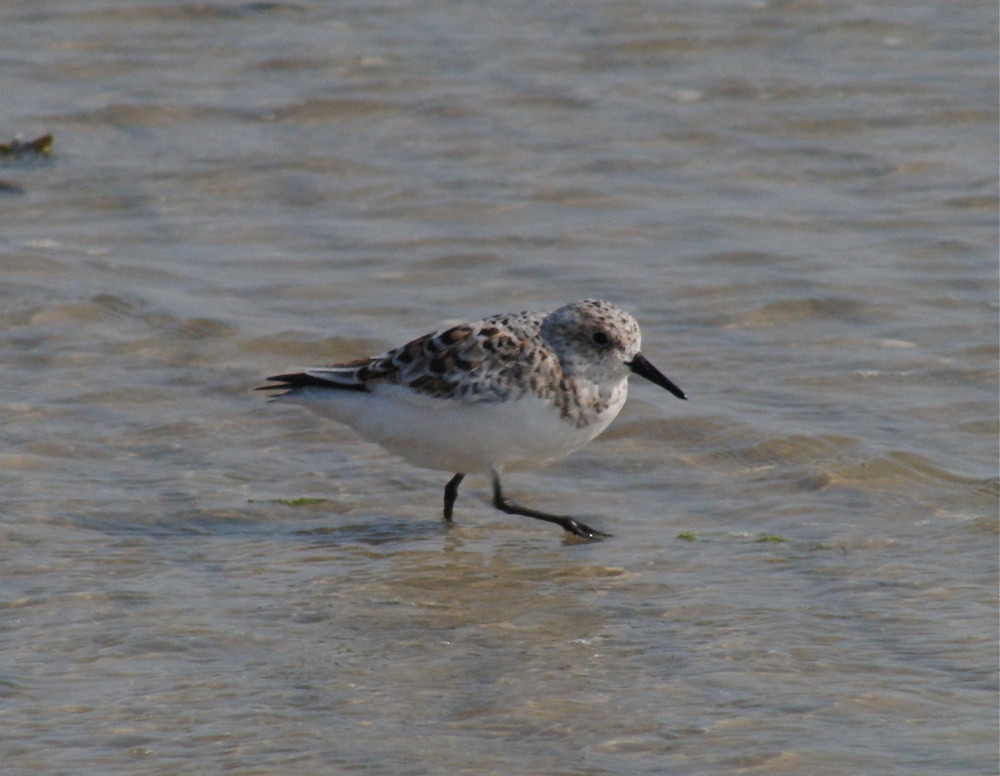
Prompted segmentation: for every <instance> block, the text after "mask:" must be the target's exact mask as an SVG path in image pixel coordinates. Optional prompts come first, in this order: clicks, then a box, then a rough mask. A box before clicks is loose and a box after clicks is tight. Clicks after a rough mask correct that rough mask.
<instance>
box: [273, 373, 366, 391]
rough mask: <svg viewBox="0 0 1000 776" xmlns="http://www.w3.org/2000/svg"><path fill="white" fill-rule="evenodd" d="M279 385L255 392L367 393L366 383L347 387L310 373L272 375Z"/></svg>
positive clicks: (274, 381)
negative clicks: (321, 391)
mask: <svg viewBox="0 0 1000 776" xmlns="http://www.w3.org/2000/svg"><path fill="white" fill-rule="evenodd" d="M267 379H268V380H270V381H271V382H273V383H278V384H277V385H260V386H258V387H256V388H254V390H255V391H281V390H284V391H293V390H295V389H296V388H327V389H329V390H331V391H367V390H368V389H367V388H366V387H365V385H364V383H352V384H350V385H345V384H343V383H335V382H333V381H332V380H326V379H324V378H322V377H317V376H316V375H311V374H309V373H308V372H291V373H289V374H285V375H272V376H271V377H268V378H267Z"/></svg>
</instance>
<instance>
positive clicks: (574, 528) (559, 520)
mask: <svg viewBox="0 0 1000 776" xmlns="http://www.w3.org/2000/svg"><path fill="white" fill-rule="evenodd" d="M449 484H450V483H449ZM456 487H457V486H456ZM493 506H495V507H496V508H497V509H499V510H500V511H501V512H505V513H507V514H508V515H521V516H522V517H533V518H535V519H536V520H545V521H547V522H549V523H555V524H556V525H559V526H562V528H563V530H564V531H568V532H569V533H571V534H573V535H575V536H582V537H583V538H584V539H600V538H601V537H602V536H611V534H606V533H604V532H603V531H598V530H596V529H594V528H591V527H590V526H589V525H584V524H583V523H581V522H580V521H578V520H574V519H573V518H572V517H566V516H564V515H550V514H549V513H548V512H538V511H537V510H534V509H527V508H526V507H522V506H518V505H517V504H514V503H512V502H510V501H508V500H507V498H506V497H505V496H504V495H503V491H502V490H501V489H500V475H498V474H497V473H496V472H493Z"/></svg>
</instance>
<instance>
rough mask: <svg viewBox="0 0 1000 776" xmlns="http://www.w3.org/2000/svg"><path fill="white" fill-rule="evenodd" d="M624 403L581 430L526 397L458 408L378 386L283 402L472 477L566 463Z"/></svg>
mask: <svg viewBox="0 0 1000 776" xmlns="http://www.w3.org/2000/svg"><path fill="white" fill-rule="evenodd" d="M623 389H624V385H623ZM625 396H626V390H622V391H620V395H619V396H616V397H615V398H616V401H614V402H612V403H611V404H610V405H609V406H608V407H607V409H605V410H604V412H602V413H600V414H599V415H597V416H596V417H595V418H594V420H593V422H591V423H589V424H588V425H586V426H582V427H581V426H576V425H574V424H573V423H572V422H570V421H567V420H565V419H564V418H562V417H561V416H560V413H559V410H558V409H557V408H555V407H553V406H552V405H551V404H549V403H548V402H545V401H542V400H541V399H538V398H536V397H534V396H531V395H529V396H525V397H523V398H521V399H518V400H516V401H508V402H494V403H489V402H479V403H462V402H456V401H450V400H447V399H435V398H431V397H428V396H423V395H420V394H415V393H413V392H412V391H410V390H409V389H407V388H404V387H402V386H397V385H380V386H378V387H377V388H376V390H375V391H373V392H372V393H365V392H360V391H330V390H325V389H312V388H307V389H303V390H301V391H299V392H296V393H295V394H293V395H289V396H288V399H289V400H292V401H295V402H296V403H299V404H303V405H304V406H307V407H309V408H310V409H311V410H313V411H315V412H317V413H319V414H321V415H325V416H327V417H331V418H333V419H334V420H337V421H339V422H341V423H344V424H345V425H348V426H350V427H351V428H353V429H354V430H355V431H357V432H358V433H359V434H361V435H362V436H363V437H365V438H366V439H368V440H370V441H372V442H377V443H378V444H379V445H381V446H382V447H384V448H385V449H386V450H388V451H389V452H391V453H394V454H395V455H398V456H400V457H401V458H403V459H405V460H406V461H408V462H409V463H411V464H413V465H415V466H420V467H423V468H426V469H440V470H444V471H449V472H464V473H474V472H483V471H488V470H489V469H490V468H496V469H502V468H518V467H525V466H531V465H538V464H544V463H551V462H552V461H557V460H559V459H560V458H563V457H565V456H567V455H569V454H570V453H572V452H573V451H574V450H576V449H578V448H580V447H582V446H583V445H585V444H586V443H587V442H589V441H590V440H591V439H593V438H594V437H596V436H597V435H598V434H600V433H601V432H602V431H603V430H604V429H605V428H607V426H608V424H609V423H611V421H612V420H614V419H615V417H616V416H617V415H618V412H619V411H620V410H621V408H622V405H623V404H624V403H625Z"/></svg>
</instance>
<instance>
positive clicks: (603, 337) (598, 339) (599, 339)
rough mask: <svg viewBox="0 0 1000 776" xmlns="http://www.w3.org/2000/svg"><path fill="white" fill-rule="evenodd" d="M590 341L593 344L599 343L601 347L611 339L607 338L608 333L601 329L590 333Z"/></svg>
mask: <svg viewBox="0 0 1000 776" xmlns="http://www.w3.org/2000/svg"><path fill="white" fill-rule="evenodd" d="M590 341H591V342H593V343H594V344H595V345H600V346H602V347H603V346H604V345H607V344H608V343H609V342H611V340H610V339H609V338H608V335H607V334H605V333H604V332H603V331H595V332H594V333H593V334H591V335H590Z"/></svg>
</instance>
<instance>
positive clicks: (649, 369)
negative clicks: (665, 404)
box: [628, 353, 687, 399]
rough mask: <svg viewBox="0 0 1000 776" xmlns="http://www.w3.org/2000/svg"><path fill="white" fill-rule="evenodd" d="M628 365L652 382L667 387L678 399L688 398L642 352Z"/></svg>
mask: <svg viewBox="0 0 1000 776" xmlns="http://www.w3.org/2000/svg"><path fill="white" fill-rule="evenodd" d="M628 367H629V368H630V369H631V370H632V371H633V372H635V373H636V374H637V375H639V376H640V377H645V378H646V379H647V380H649V381H650V382H651V383H656V384H657V385H658V386H660V387H661V388H666V389H667V390H668V391H670V393H672V394H673V395H674V396H676V397H677V398H678V399H686V398H687V396H685V395H684V391H682V390H681V389H680V388H678V387H677V386H676V385H674V384H673V383H672V382H670V379H669V378H668V377H667V376H666V375H665V374H663V372H661V371H660V370H659V369H657V368H656V367H655V366H653V365H652V364H650V363H649V361H647V360H646V357H645V356H644V355H642V353H636V354H635V358H633V359H632V360H631V361H630V362H629V363H628Z"/></svg>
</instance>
